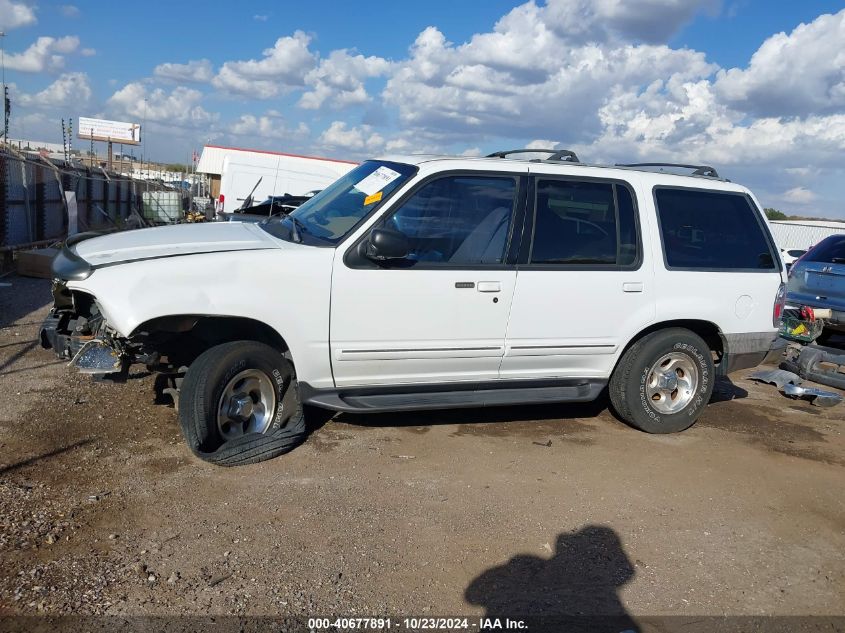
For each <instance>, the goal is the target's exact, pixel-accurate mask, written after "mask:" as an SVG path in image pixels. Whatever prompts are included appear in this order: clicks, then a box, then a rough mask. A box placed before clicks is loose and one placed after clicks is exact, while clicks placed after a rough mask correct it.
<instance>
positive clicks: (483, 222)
mask: <svg viewBox="0 0 845 633" xmlns="http://www.w3.org/2000/svg"><path fill="white" fill-rule="evenodd" d="M516 189H517V186H516V179H515V178H511V177H503V176H465V175H464V176H446V177H443V178H438V179H436V180H432V181H431V182H428V183H426V184H425V185H423V186H422V187H421V188H420V189H418V190H417V191H416V192H415V193H414V194H413V195H412V196H411V197H410V198H409V199H408V200H406V201H405V202H404V203H403V204H402V206H401V207H399V209H398V210H396V211H395V212H394V213H392V214H391V215H389V216H388V217H387V218H386V219H385V221H384V224H383V226H384V228H387V229H392V230H395V231H400V232H401V233H403V234H404V235H405V236H407V238H408V243H409V246H410V248H409V254H408V257H407V259H408V260H409V261H410V262H420V263H423V262H424V263H425V264H435V265H437V264H443V265H478V264H501V263H502V262H503V261H504V257H505V249H506V247H507V241H508V235H509V233H510V225H511V218H512V216H513V210H514V200H515V198H516Z"/></svg>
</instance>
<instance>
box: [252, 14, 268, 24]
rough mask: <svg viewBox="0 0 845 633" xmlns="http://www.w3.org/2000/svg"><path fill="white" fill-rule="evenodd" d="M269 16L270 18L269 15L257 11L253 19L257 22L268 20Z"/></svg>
mask: <svg viewBox="0 0 845 633" xmlns="http://www.w3.org/2000/svg"><path fill="white" fill-rule="evenodd" d="M269 18H270V16H269V15H261V14H258V13H256V14H255V15H254V16H252V19H253V20H255V21H256V22H266V21H267V20H268V19H269Z"/></svg>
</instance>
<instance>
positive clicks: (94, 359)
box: [70, 339, 123, 375]
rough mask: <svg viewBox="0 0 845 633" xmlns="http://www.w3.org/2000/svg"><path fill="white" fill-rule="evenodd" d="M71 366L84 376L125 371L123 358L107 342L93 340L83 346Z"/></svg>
mask: <svg viewBox="0 0 845 633" xmlns="http://www.w3.org/2000/svg"><path fill="white" fill-rule="evenodd" d="M70 365H71V366H73V367H76V368H77V369H78V370H79V371H80V373H83V374H95V375H99V374H113V373H116V372H120V371H121V370H122V369H123V356H122V354H121V353H120V352H119V351H117V350H116V349H114V348H113V347H111V346H110V345H108V344H107V343H106V342H105V341H101V340H99V339H93V340H90V341H88V342H87V343H85V344H84V345H82V347H81V348H80V350H79V351H78V352H77V353H76V355H75V356H74V357H73V359H71V361H70Z"/></svg>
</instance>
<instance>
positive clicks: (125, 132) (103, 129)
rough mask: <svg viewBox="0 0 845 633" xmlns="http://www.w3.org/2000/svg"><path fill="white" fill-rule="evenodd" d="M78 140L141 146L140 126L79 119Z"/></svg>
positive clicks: (121, 122) (102, 120)
mask: <svg viewBox="0 0 845 633" xmlns="http://www.w3.org/2000/svg"><path fill="white" fill-rule="evenodd" d="M78 125H79V128H78V129H79V138H81V139H85V140H86V141H88V140H94V141H113V142H115V143H123V144H124V145H140V144H141V126H140V125H139V124H138V123H126V122H124V121H106V120H105V119H89V118H86V117H79V123H78Z"/></svg>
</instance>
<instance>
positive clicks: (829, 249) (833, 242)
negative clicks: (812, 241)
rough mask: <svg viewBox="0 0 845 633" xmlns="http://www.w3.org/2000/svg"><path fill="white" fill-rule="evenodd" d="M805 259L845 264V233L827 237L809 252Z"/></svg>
mask: <svg viewBox="0 0 845 633" xmlns="http://www.w3.org/2000/svg"><path fill="white" fill-rule="evenodd" d="M805 260H806V261H811V262H824V263H825V264H845V235H831V236H830V237H826V238H825V239H823V240H822V241H821V242H819V243H818V245H817V246H816V247H815V248H814V249H812V250H811V251H810V252H809V253H808V254H807V257H806V258H805Z"/></svg>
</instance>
